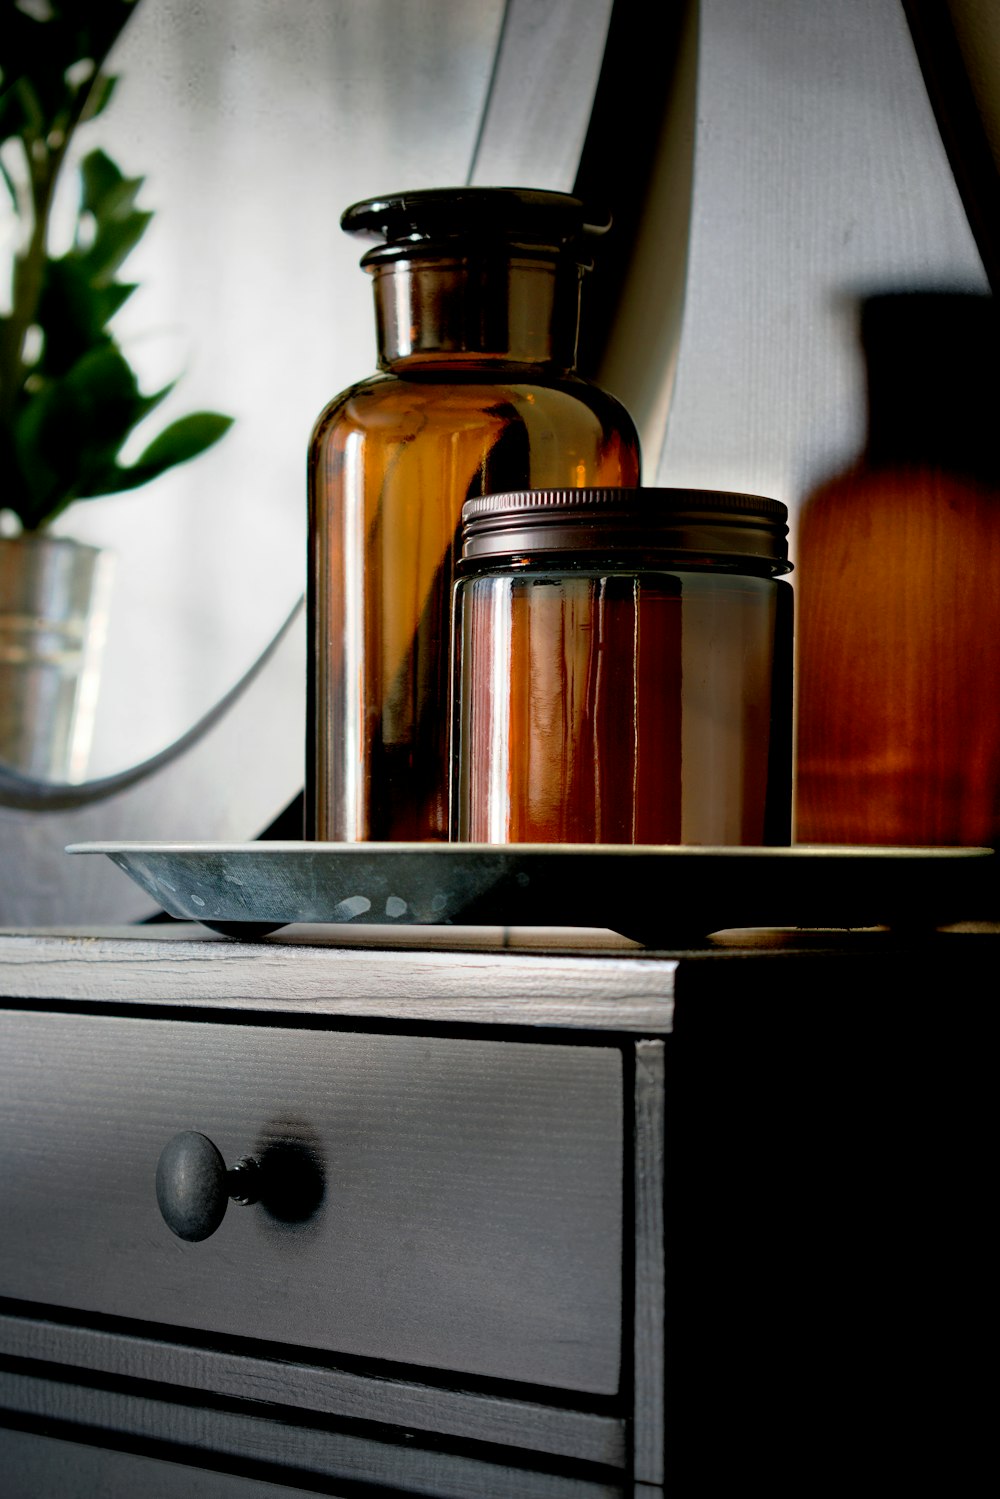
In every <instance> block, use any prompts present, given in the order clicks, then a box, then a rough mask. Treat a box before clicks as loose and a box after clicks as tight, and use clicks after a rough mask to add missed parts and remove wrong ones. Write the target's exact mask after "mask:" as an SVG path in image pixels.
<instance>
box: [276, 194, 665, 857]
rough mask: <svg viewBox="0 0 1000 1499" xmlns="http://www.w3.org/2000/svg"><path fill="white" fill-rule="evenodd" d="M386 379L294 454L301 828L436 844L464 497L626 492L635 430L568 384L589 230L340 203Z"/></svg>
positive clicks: (339, 408)
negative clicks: (301, 688) (304, 491)
mask: <svg viewBox="0 0 1000 1499" xmlns="http://www.w3.org/2000/svg"><path fill="white" fill-rule="evenodd" d="M341 222H342V224H343V227H344V228H345V229H346V230H348V231H349V232H351V233H357V234H363V235H366V236H368V237H369V238H373V239H376V240H377V241H380V243H377V244H376V247H375V248H374V249H372V250H370V251H369V252H368V253H367V254H366V255H365V257H364V259H363V260H362V262H361V263H362V266H363V267H364V268H365V269H366V270H367V271H369V272H370V273H371V275H372V278H373V283H374V292H375V315H376V325H377V333H378V348H379V369H380V371H381V373H380V374H378V375H375V376H373V377H372V378H370V379H368V380H364V381H362V382H361V383H360V384H358V385H355V386H354V387H353V388H351V389H350V390H348V391H346V392H345V393H344V394H343V395H341V396H339V397H338V398H337V399H336V400H334V401H333V402H332V403H331V404H330V406H328V407H327V408H326V410H325V411H324V412H323V414H322V415H321V417H320V418H319V421H318V423H317V425H316V428H315V431H314V434H313V439H312V445H311V449H310V464H309V471H310V520H309V535H310V572H309V616H310V622H309V653H310V659H309V724H308V733H307V758H308V764H307V774H306V797H307V807H306V823H307V836H310V837H314V838H317V839H321V840H334V841H350V842H353V841H365V840H385V839H388V840H426V839H446V838H447V837H448V802H449V756H450V746H449V635H450V618H451V591H452V581H453V573H454V564H455V557H456V550H457V545H458V538H459V530H460V524H461V512H462V505H463V504H464V502H465V501H466V500H467V499H468V498H470V497H473V496H476V495H480V494H483V493H488V492H490V491H494V490H499V489H512V488H521V487H525V486H532V487H534V486H549V485H553V486H555V485H558V486H562V487H573V488H578V487H581V486H584V485H605V486H619V485H634V484H637V483H638V482H639V478H640V473H639V445H638V439H637V437H636V433H635V428H634V425H633V423H632V421H631V419H630V417H629V416H628V414H627V413H626V412H625V410H624V409H623V408H622V406H621V405H620V404H619V403H618V402H617V401H616V400H614V398H613V397H611V396H609V395H607V394H606V393H604V392H603V391H601V390H599V389H597V388H596V387H595V386H593V385H592V384H589V383H588V382H586V381H584V380H582V379H580V378H578V377H577V376H576V375H575V374H574V361H575V356H576V338H577V327H578V318H579V294H580V281H581V277H582V273H583V271H584V270H585V269H586V268H587V265H588V262H589V255H588V249H587V245H586V239H587V238H589V237H590V235H592V234H593V233H594V232H595V231H594V230H593V229H592V228H590V227H588V226H587V225H586V224H585V221H584V211H583V206H582V204H581V203H580V202H579V201H578V200H577V199H575V198H571V197H567V196H565V195H563V194H559V193H546V192H537V191H533V190H527V189H524V190H522V189H507V188H496V189H491V188H480V189H471V188H462V189H453V190H452V189H447V190H446V189H441V190H430V191H425V192H416V193H408V194H405V195H400V196H398V197H393V198H386V199H380V200H372V201H369V202H366V203H360V204H357V205H355V206H354V207H353V208H349V209H348V210H347V212H346V213H345V214H344V216H343V219H342V221H341Z"/></svg>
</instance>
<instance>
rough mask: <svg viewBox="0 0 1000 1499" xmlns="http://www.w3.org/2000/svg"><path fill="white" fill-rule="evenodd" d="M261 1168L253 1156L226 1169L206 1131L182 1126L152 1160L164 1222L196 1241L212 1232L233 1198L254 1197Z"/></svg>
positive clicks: (248, 1200)
mask: <svg viewBox="0 0 1000 1499" xmlns="http://www.w3.org/2000/svg"><path fill="white" fill-rule="evenodd" d="M259 1171H260V1167H259V1165H258V1163H257V1162H256V1161H254V1160H251V1159H246V1160H242V1161H237V1162H236V1165H235V1166H233V1167H232V1169H231V1170H227V1169H226V1163H225V1161H224V1160H223V1159H222V1156H221V1155H220V1154H219V1152H218V1150H217V1149H216V1147H215V1146H214V1145H213V1144H212V1142H211V1140H209V1139H208V1137H207V1136H206V1135H199V1134H197V1133H196V1132H195V1131H194V1130H185V1131H184V1133H183V1134H180V1135H175V1136H174V1138H173V1139H172V1140H171V1141H170V1144H169V1145H165V1146H164V1148H163V1150H162V1152H161V1154H160V1159H159V1161H158V1162H157V1165H156V1200H157V1202H158V1203H159V1205H160V1212H161V1213H162V1214H163V1221H164V1222H165V1223H166V1225H167V1227H168V1228H169V1229H170V1230H171V1231H172V1232H173V1233H175V1234H176V1235H177V1237H178V1238H179V1239H187V1240H188V1241H189V1242H191V1243H197V1242H198V1240H199V1239H207V1238H208V1236H209V1234H214V1233H215V1230H216V1229H217V1228H218V1226H219V1224H220V1223H221V1222H222V1220H223V1218H224V1217H225V1216H226V1208H227V1206H228V1204H229V1202H230V1200H232V1201H233V1202H236V1203H239V1204H240V1205H241V1206H246V1205H247V1204H249V1203H252V1202H256V1201H257V1195H258V1182H257V1177H258V1175H259Z"/></svg>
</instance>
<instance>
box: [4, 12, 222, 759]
mask: <svg viewBox="0 0 1000 1499" xmlns="http://www.w3.org/2000/svg"><path fill="white" fill-rule="evenodd" d="M138 3H139V0H88V3H87V4H80V3H79V0H16V3H10V0H8V3H7V4H6V5H5V12H6V14H5V17H4V32H3V41H2V43H0V172H2V175H3V179H4V184H5V187H4V189H2V190H3V191H5V192H6V193H7V194H8V195H9V199H10V204H11V209H10V211H9V215H8V216H9V217H10V218H11V220H12V222H13V225H14V228H15V244H14V247H13V251H12V253H11V256H10V278H9V286H10V289H9V296H8V303H7V309H6V311H5V313H4V315H3V317H0V517H2V520H3V535H2V536H0V761H4V762H6V763H8V764H12V765H13V766H14V768H15V769H21V770H25V771H28V772H31V773H35V774H42V775H46V776H48V777H50V778H55V779H71V778H77V776H78V774H79V772H80V768H81V766H80V761H81V755H82V751H81V747H80V734H79V733H76V744H75V746H74V743H73V741H74V728H73V722H74V720H79V717H80V714H79V708H80V704H81V701H83V700H85V699H86V698H87V696H88V688H87V675H88V669H89V668H90V667H91V666H92V660H93V646H92V645H90V646H88V643H87V640H86V633H87V632H86V628H85V621H86V620H87V618H88V617H93V618H94V619H95V620H96V630H97V632H98V633H99V631H100V615H101V610H100V608H99V607H94V606H92V604H91V602H90V595H91V593H92V592H93V591H94V590H95V589H96V590H97V591H98V592H99V591H100V590H99V583H100V578H101V576H102V565H101V558H100V556H99V555H98V552H97V549H95V548H92V547H84V546H82V545H81V544H79V543H76V542H74V541H72V540H71V539H68V538H66V537H62V536H60V537H56V536H53V535H52V534H51V533H50V531H49V529H48V528H49V527H50V525H51V523H52V522H53V521H54V520H55V519H56V518H57V517H58V516H60V515H62V513H63V512H64V511H65V510H66V509H67V507H68V506H70V505H73V504H75V503H76V502H78V501H80V500H86V499H91V498H94V497H97V496H104V495H111V494H118V493H121V492H122V491H124V490H130V489H135V488H137V487H139V486H140V485H144V484H148V483H149V482H150V481H151V480H153V479H155V478H157V477H158V476H159V475H161V474H163V473H164V472H165V471H166V470H168V469H170V468H173V467H175V466H176V465H177V464H179V463H184V462H187V461H188V460H189V459H191V458H194V457H196V456H197V455H198V454H200V453H202V452H204V451H205V450H206V449H207V448H209V447H210V446H211V445H212V444H213V443H215V442H216V441H217V440H218V439H219V438H220V437H221V436H222V435H223V433H224V432H225V431H226V430H227V428H228V427H229V426H230V425H231V418H229V417H226V416H222V415H220V414H219V413H217V412H211V411H199V412H195V413H192V414H191V415H188V416H184V417H181V418H180V419H179V420H176V421H174V422H172V423H170V424H169V425H168V426H166V427H165V428H163V429H162V430H161V431H159V432H158V433H157V434H156V435H155V436H154V437H152V439H151V440H150V441H149V442H148V443H147V445H146V446H145V448H144V449H143V450H142V452H141V453H140V454H139V456H138V458H137V459H136V460H135V461H134V462H132V463H125V462H123V461H122V458H121V452H122V449H123V447H124V445H125V443H126V441H127V439H128V438H129V437H130V436H131V434H132V432H133V431H134V430H135V428H136V427H138V426H139V424H140V423H142V422H144V421H145V420H146V419H147V418H148V417H149V416H150V415H151V413H152V412H153V411H154V410H155V408H156V407H157V406H158V405H159V404H160V402H162V401H163V400H164V399H165V397H166V396H167V395H168V394H169V393H170V391H171V390H172V389H173V384H171V385H167V386H165V387H163V388H162V389H160V390H157V391H154V392H152V393H145V392H144V391H142V389H141V388H140V385H139V380H138V378H137V376H136V374H135V372H134V371H133V369H132V367H131V365H130V363H129V361H128V359H127V358H126V356H125V354H124V352H123V351H122V349H121V347H120V346H119V343H118V341H117V339H116V337H115V333H114V328H113V324H114V317H115V314H116V313H117V312H118V311H119V310H120V308H121V307H122V306H123V305H124V303H125V302H126V301H127V300H128V298H129V297H130V296H131V294H132V293H133V292H134V291H135V289H136V286H135V283H134V282H130V281H128V280H122V279H119V272H120V271H121V268H122V266H123V264H124V262H125V260H126V259H127V257H128V256H129V254H130V253H131V252H132V250H134V248H135V247H136V245H137V244H138V243H139V241H140V239H141V238H142V236H143V234H144V233H145V231H146V229H147V227H148V225H149V222H150V219H151V218H152V214H151V213H150V212H149V211H148V210H146V209H143V208H140V207H138V206H137V198H138V195H139V192H140V189H141V187H142V182H143V179H142V178H141V177H127V176H126V175H125V174H124V173H123V172H122V171H121V169H120V168H119V167H118V166H117V165H116V164H115V162H114V161H112V159H111V158H110V157H109V156H108V155H107V153H106V152H104V151H103V150H101V149H100V148H94V149H92V150H90V151H89V152H88V153H87V154H86V155H84V156H83V157H82V158H81V159H80V160H79V166H78V174H79V184H78V185H79V192H78V201H77V207H76V218H75V225H74V232H73V236H72V242H71V244H70V245H69V248H68V249H66V250H65V251H64V252H63V253H61V254H55V253H53V250H52V247H51V243H50V230H51V218H52V211H53V205H54V201H55V196H56V188H57V186H58V184H59V182H60V178H61V174H62V171H63V168H64V166H65V165H66V163H67V161H68V159H69V151H70V146H71V143H73V142H74V141H75V139H76V133H77V131H78V130H79V129H81V128H83V127H89V125H90V123H91V122H92V121H94V120H95V119H96V118H97V117H98V116H99V115H100V114H101V113H102V112H103V111H104V110H105V109H106V108H107V105H108V103H109V101H110V100H111V97H112V94H113V92H114V88H115V83H116V79H115V77H114V76H113V75H112V74H110V73H108V72H107V71H106V70H105V64H106V61H107V58H108V55H109V53H110V51H111V48H112V47H113V45H114V43H115V42H116V40H117V39H118V37H119V35H120V33H121V31H122V28H123V27H124V26H125V24H126V23H127V21H128V20H129V18H130V17H131V15H132V14H133V13H134V11H135V9H136V6H137V4H138Z"/></svg>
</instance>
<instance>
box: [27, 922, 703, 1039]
mask: <svg viewBox="0 0 1000 1499" xmlns="http://www.w3.org/2000/svg"><path fill="white" fill-rule="evenodd" d="M676 966H677V965H676V963H675V962H674V961H672V960H670V959H665V958H646V957H643V956H642V955H641V953H640V952H639V950H633V951H632V952H629V953H627V954H625V953H623V954H622V955H621V956H614V957H597V956H595V957H580V956H577V955H575V954H573V955H548V954H546V955H541V954H538V953H536V952H533V953H531V954H530V955H529V954H520V953H516V952H510V951H504V952H495V951H486V952H475V951H469V950H467V949H463V950H461V951H458V952H449V951H440V950H437V949H435V950H422V951H402V950H396V949H394V950H392V951H387V950H385V949H384V948H381V949H380V948H378V947H358V946H351V947H346V946H332V945H327V946H312V945H310V946H303V945H301V944H300V943H296V942H283V941H282V940H281V938H280V936H279V937H276V938H272V939H270V940H269V941H267V942H261V943H245V942H227V941H225V940H220V939H218V938H211V937H209V938H207V939H206V938H205V937H203V936H202V937H196V938H194V939H193V940H190V941H185V940H180V939H177V938H171V937H161V936H159V935H156V929H155V928H146V929H143V930H142V931H141V932H140V931H139V930H138V929H137V930H136V933H135V935H134V936H129V937H122V938H99V937H86V936H77V937H70V938H63V937H60V936H58V935H37V934H36V935H14V934H7V935H0V993H2V994H4V995H5V996H7V997H8V998H11V999H33V1000H38V999H42V1000H44V999H52V998H59V999H72V1000H82V1001H85V1002H91V1001H95V1002H99V1003H104V1002H108V1001H112V1002H115V1001H117V1002H119V1003H123V1004H164V1003H168V1004H176V1005H180V1006H184V1005H190V1004H196V1005H204V1004H211V1005H217V1006H219V1007H232V1008H235V1009H241V1010H244V1009H261V1010H275V1011H290V1010H302V1011H308V1012H309V1013H310V1014H315V1015H328V1016H334V1015H344V1016H359V1017H362V1016H372V1017H378V1018H384V1019H393V1018H397V1017H403V1016H405V1017H407V1018H409V1019H423V1020H439V1021H450V1022H455V1023H459V1022H461V1023H472V1024H498V1025H555V1026H576V1027H580V1026H586V1027H595V1028H611V1029H616V1030H630V1029H642V1030H647V1031H652V1032H654V1033H662V1032H665V1031H668V1030H669V1029H670V1025H671V1018H672V1013H673V1010H672V997H673V978H674V973H675V970H676Z"/></svg>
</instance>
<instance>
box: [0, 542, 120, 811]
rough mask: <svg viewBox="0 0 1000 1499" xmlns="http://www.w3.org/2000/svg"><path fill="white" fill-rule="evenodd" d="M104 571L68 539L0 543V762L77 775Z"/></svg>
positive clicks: (105, 595)
mask: <svg viewBox="0 0 1000 1499" xmlns="http://www.w3.org/2000/svg"><path fill="white" fill-rule="evenodd" d="M112 566H113V556H112V554H111V553H109V552H106V551H103V550H102V549H100V548H99V547H92V546H85V545H83V543H81V542H78V541H73V540H72V539H70V538H68V537H64V536H48V535H22V536H16V537H2V538H0V763H2V764H4V765H7V766H9V767H10V768H11V769H13V770H16V771H19V772H20V773H22V774H23V775H29V776H33V777H36V778H38V779H42V780H47V781H59V782H72V781H80V780H83V778H84V777H85V775H86V771H87V756H88V754H89V752H90V744H91V739H92V737H93V726H94V712H95V708H96V704H97V689H98V683H99V678H100V664H101V655H102V652H103V648H104V640H105V636H106V634H107V620H108V604H109V595H110V585H111V572H112Z"/></svg>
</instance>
